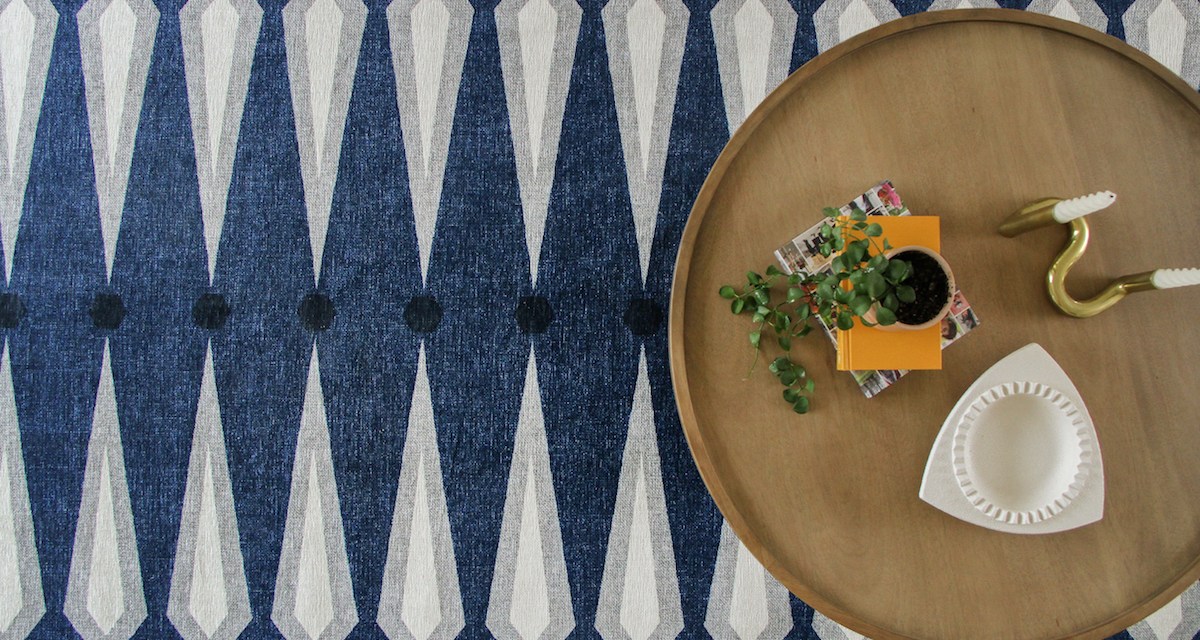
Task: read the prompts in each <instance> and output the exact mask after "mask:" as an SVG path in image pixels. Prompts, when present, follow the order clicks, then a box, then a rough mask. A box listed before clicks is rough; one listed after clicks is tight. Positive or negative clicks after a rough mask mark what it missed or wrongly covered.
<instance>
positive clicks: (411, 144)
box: [387, 0, 475, 282]
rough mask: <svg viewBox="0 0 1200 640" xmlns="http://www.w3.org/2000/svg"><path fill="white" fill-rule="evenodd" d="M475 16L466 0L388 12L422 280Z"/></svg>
mask: <svg viewBox="0 0 1200 640" xmlns="http://www.w3.org/2000/svg"><path fill="white" fill-rule="evenodd" d="M474 13H475V11H474V9H472V8H471V5H470V4H469V3H468V2H466V0H395V2H392V3H391V4H390V5H388V8H387V20H388V34H389V38H390V42H391V46H392V70H393V72H394V73H395V77H396V101H397V104H398V106H399V109H400V127H401V129H402V131H403V135H404V155H405V161H406V163H407V165H408V182H409V191H410V192H411V194H412V204H413V221H414V224H415V226H416V235H417V256H418V260H419V262H420V269H421V282H424V281H425V276H426V274H427V273H428V271H429V257H430V253H431V251H432V250H433V235H434V231H435V230H436V229H437V217H438V207H439V205H440V204H441V198H442V181H443V178H444V177H445V172H446V156H447V154H448V153H449V150H450V132H451V128H452V126H453V124H454V112H455V108H456V107H457V106H458V86H459V83H460V81H461V80H462V68H463V62H464V61H465V60H466V55H467V38H468V37H469V36H470V34H471V18H472V16H473V15H474Z"/></svg>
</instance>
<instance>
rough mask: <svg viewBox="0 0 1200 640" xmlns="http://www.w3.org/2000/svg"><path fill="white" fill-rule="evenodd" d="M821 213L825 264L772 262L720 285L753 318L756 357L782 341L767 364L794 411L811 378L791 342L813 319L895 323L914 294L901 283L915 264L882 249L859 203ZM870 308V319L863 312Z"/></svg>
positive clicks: (807, 397)
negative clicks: (796, 268) (742, 279)
mask: <svg viewBox="0 0 1200 640" xmlns="http://www.w3.org/2000/svg"><path fill="white" fill-rule="evenodd" d="M824 213H825V217H826V220H825V224H824V225H823V226H822V227H821V232H820V233H821V237H822V238H823V239H824V242H823V243H822V244H821V247H820V252H821V254H822V255H823V256H825V257H829V256H831V255H832V256H834V257H833V260H831V261H830V263H829V267H828V268H827V269H825V270H822V271H820V272H818V273H808V272H805V271H800V272H797V273H792V274H785V273H783V272H782V271H780V270H779V268H777V267H776V266H774V265H771V266H769V267H767V269H766V271H765V275H763V274H759V273H757V272H754V271H750V272H748V273H747V274H746V286H744V287H743V288H742V289H741V290H740V291H739V290H738V289H736V288H734V287H733V286H731V285H725V286H723V287H721V288H720V291H719V293H720V295H721V297H722V298H725V299H727V300H729V301H730V310H731V311H733V313H734V314H735V315H742V314H749V315H750V316H751V317H752V318H751V321H752V323H753V325H752V328H751V331H750V346H751V347H753V348H754V352H755V355H754V363H755V364H757V363H758V360H759V357H760V356H761V354H762V352H763V349H764V347H766V346H767V345H769V344H770V343H771V342H774V343H775V344H777V345H778V346H779V349H780V350H781V351H782V353H781V354H780V355H779V356H777V357H776V358H774V359H773V360H772V361H771V364H770V365H769V367H768V368H769V369H770V371H771V373H773V374H775V377H776V378H778V379H779V382H780V383H781V384H782V385H783V399H784V400H785V401H787V403H788V404H790V405H791V406H792V409H793V410H794V411H796V413H807V412H808V410H809V407H810V405H811V402H812V400H811V398H812V393H813V388H814V386H815V385H814V383H813V381H812V379H811V378H809V377H808V371H807V370H806V369H805V368H804V367H803V366H802V365H801V364H800V363H798V362H796V361H794V360H792V358H791V355H790V352H791V350H792V341H793V340H796V339H800V338H803V337H805V336H807V335H808V334H809V332H811V331H812V329H813V324H812V323H813V320H814V319H820V320H821V321H822V322H824V323H825V325H826V326H827V327H830V328H833V327H837V328H838V329H842V330H846V329H851V328H853V327H854V325H855V323H856V322H857V323H860V324H863V325H865V326H875V325H876V324H879V325H891V324H894V323H895V322H896V309H897V308H898V307H899V306H900V303H902V302H904V303H908V302H912V301H913V300H915V299H916V293H915V292H914V291H913V289H912V287H910V286H907V285H905V284H904V281H905V280H907V279H908V277H909V275H911V273H912V266H911V265H910V264H909V263H907V262H905V261H903V260H899V259H896V258H891V259H889V258H888V257H887V256H886V255H885V252H887V251H888V250H890V249H891V248H892V246H891V244H889V243H888V241H887V239H886V238H883V237H882V236H883V229H882V227H880V225H879V224H878V223H871V222H867V214H866V213H864V212H863V211H861V210H853V211H851V213H850V214H849V215H846V216H843V215H842V212H840V211H838V210H837V209H834V208H832V207H828V208H826V209H825V211H824ZM778 285H782V286H778ZM777 286H778V288H777ZM872 310H874V322H871V321H868V320H867V319H866V318H865V317H864V316H868V315H869V312H871V311H872ZM764 343H766V344H764ZM754 366H755V365H751V371H753V369H754Z"/></svg>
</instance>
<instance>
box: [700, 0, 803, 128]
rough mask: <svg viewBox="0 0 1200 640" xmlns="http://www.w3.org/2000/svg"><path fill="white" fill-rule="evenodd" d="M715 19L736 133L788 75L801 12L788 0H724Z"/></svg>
mask: <svg viewBox="0 0 1200 640" xmlns="http://www.w3.org/2000/svg"><path fill="white" fill-rule="evenodd" d="M711 18H712V23H713V36H714V38H715V39H716V44H717V69H718V70H719V71H720V74H721V91H722V93H723V94H724V96H725V119H726V121H727V122H728V123H729V132H730V133H731V134H732V133H733V132H734V131H735V130H736V129H737V128H738V127H739V126H741V124H742V122H743V121H744V120H745V119H746V116H748V115H750V112H751V111H753V110H754V108H755V107H757V106H758V103H760V102H762V100H763V98H765V97H767V93H769V92H770V91H771V90H772V89H774V88H775V87H776V86H778V85H779V83H780V82H783V79H784V78H786V77H787V72H788V66H789V64H790V63H791V59H792V41H793V40H794V39H795V33H796V19H797V18H796V11H795V10H794V9H792V6H791V5H790V4H788V3H787V2H785V1H784V0H720V2H718V3H717V4H716V5H714V6H713V10H712V15H711Z"/></svg>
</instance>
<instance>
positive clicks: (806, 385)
mask: <svg viewBox="0 0 1200 640" xmlns="http://www.w3.org/2000/svg"><path fill="white" fill-rule="evenodd" d="M815 386H817V385H816V383H814V382H813V381H812V380H811V379H809V380H806V381H805V382H804V390H805V391H807V392H809V393H812V390H813V387H815Z"/></svg>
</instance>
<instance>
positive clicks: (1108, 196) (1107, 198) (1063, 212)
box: [1054, 191, 1117, 223]
mask: <svg viewBox="0 0 1200 640" xmlns="http://www.w3.org/2000/svg"><path fill="white" fill-rule="evenodd" d="M1116 201H1117V194H1115V193H1113V192H1112V191H1097V192H1096V193H1093V194H1089V195H1086V196H1079V197H1078V198H1071V199H1070V200H1063V201H1061V202H1059V203H1058V204H1056V205H1054V220H1055V221H1056V222H1060V223H1067V222H1070V221H1072V220H1074V219H1075V218H1082V217H1083V216H1086V215H1088V214H1089V213H1095V212H1097V211H1099V210H1101V209H1106V208H1108V207H1110V206H1112V203H1114V202H1116Z"/></svg>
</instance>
